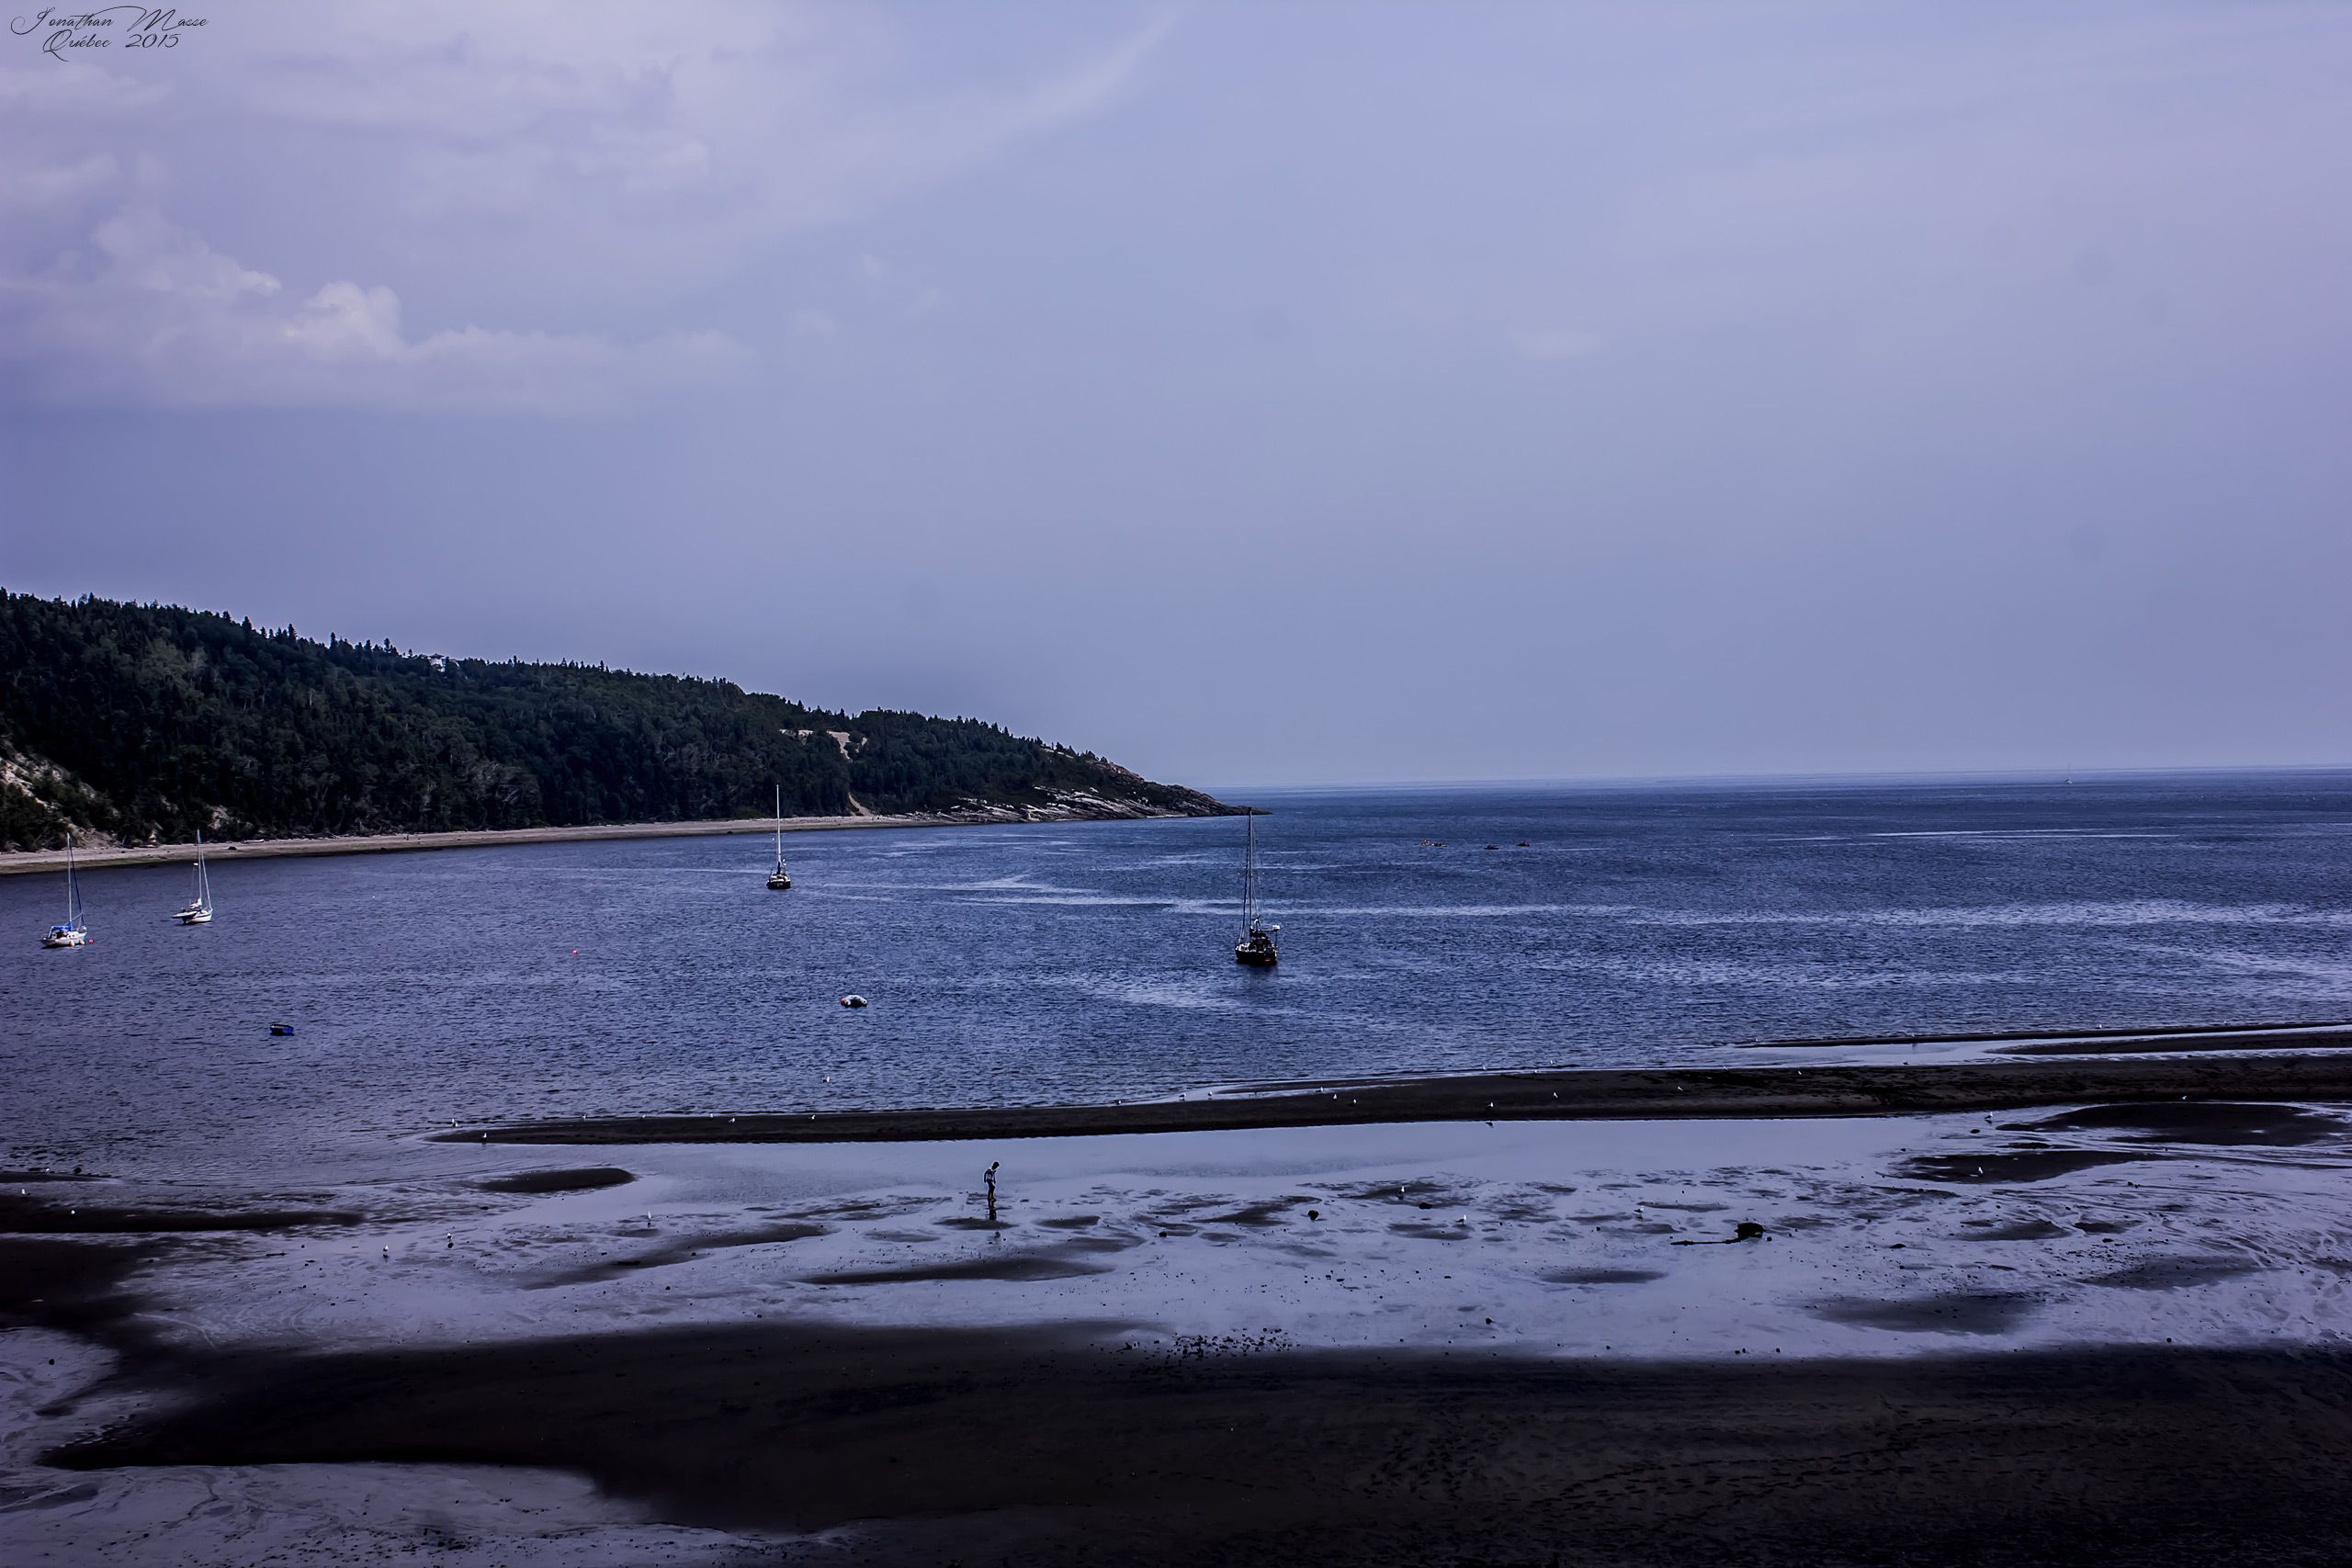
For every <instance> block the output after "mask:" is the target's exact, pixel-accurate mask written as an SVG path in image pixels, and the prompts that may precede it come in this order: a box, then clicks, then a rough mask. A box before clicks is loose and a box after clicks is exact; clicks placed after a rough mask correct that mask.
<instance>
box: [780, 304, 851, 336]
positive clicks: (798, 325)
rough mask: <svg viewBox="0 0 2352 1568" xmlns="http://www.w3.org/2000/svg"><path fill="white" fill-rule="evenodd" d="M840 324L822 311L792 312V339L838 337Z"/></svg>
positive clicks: (803, 310)
mask: <svg viewBox="0 0 2352 1568" xmlns="http://www.w3.org/2000/svg"><path fill="white" fill-rule="evenodd" d="M841 334H842V324H841V323H840V322H839V321H835V320H833V318H832V317H831V316H829V315H827V314H826V313H825V312H824V311H822V310H809V309H802V310H795V311H793V312H792V335H793V336H794V337H839V336H841Z"/></svg>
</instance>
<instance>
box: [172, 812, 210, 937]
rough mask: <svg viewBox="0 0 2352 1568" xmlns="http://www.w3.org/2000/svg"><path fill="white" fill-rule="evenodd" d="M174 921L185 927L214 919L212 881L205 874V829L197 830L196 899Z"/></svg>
mask: <svg viewBox="0 0 2352 1568" xmlns="http://www.w3.org/2000/svg"><path fill="white" fill-rule="evenodd" d="M172 919H175V920H177V921H178V922H179V923H180V924H182V925H184V926H201V925H208V924H209V923H210V922H211V919H212V879H211V878H210V877H209V876H207V875H205V874H204V829H201V828H198V829H197V830H196V897H193V898H191V899H189V900H188V903H187V908H185V909H182V910H181V911H180V912H179V913H178V914H176V915H174V916H173V917H172Z"/></svg>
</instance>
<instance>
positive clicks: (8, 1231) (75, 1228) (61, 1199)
mask: <svg viewBox="0 0 2352 1568" xmlns="http://www.w3.org/2000/svg"><path fill="white" fill-rule="evenodd" d="M359 1220H360V1216H359V1214H358V1213H356V1212H354V1211H352V1210H349V1209H180V1208H163V1207H148V1206H143V1205H130V1204H107V1203H96V1202H82V1201H74V1196H73V1194H71V1193H70V1192H68V1193H51V1194H48V1195H45V1196H40V1197H35V1196H30V1195H22V1196H20V1195H19V1194H17V1193H16V1192H6V1191H0V1235H153V1234H155V1233H157V1232H164V1231H173V1232H187V1231H251V1232H256V1233H258V1232H274V1231H290V1230H297V1229H300V1228H301V1227H303V1226H306V1225H355V1224H358V1223H359Z"/></svg>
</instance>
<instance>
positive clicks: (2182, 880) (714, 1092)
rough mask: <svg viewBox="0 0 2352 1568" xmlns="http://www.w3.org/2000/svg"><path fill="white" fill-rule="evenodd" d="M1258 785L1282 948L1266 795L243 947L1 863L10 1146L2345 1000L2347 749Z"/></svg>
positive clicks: (1053, 1086) (1192, 1077) (123, 897)
mask: <svg viewBox="0 0 2352 1568" xmlns="http://www.w3.org/2000/svg"><path fill="white" fill-rule="evenodd" d="M1227 793H1228V795H1229V797H1231V798H1243V799H1252V800H1255V801H1256V802H1258V803H1259V804H1261V805H1262V806H1265V807H1269V808H1271V810H1272V816H1270V817H1268V818H1263V819H1261V825H1260V846H1261V867H1262V870H1263V888H1264V895H1265V897H1266V899H1267V901H1268V903H1269V905H1270V906H1271V915H1272V919H1277V920H1279V921H1280V922H1281V923H1282V925H1283V962H1282V964H1281V966H1280V967H1279V968H1278V969H1275V970H1273V971H1271V972H1264V971H1252V970H1246V969H1243V968H1242V967H1240V966H1239V965H1238V964H1235V963H1234V962H1233V960H1232V957H1231V945H1232V942H1233V939H1234V935H1235V926H1236V923H1237V919H1238V903H1239V893H1240V887H1239V866H1240V855H1241V837H1242V824H1241V822H1240V821H1239V820H1238V819H1217V820H1205V821H1170V822H1111V823H1085V824H1074V825H1038V826H1031V827H1020V828H982V829H974V828H961V829H893V830H876V831H865V832H840V833H823V834H807V835H801V836H798V837H794V838H788V839H787V840H786V852H787V854H788V855H789V857H790V859H791V862H792V865H793V874H794V877H795V879H796V882H797V886H795V888H794V889H793V890H792V891H791V892H788V893H770V892H769V891H767V890H766V888H765V887H764V886H763V878H764V875H765V873H766V869H767V866H766V862H767V854H768V844H767V841H766V840H764V839H760V838H756V837H736V838H712V839H688V840H637V841H629V840H620V841H613V842H602V843H580V844H560V845H539V846H531V847H526V848H515V849H499V850H463V851H441V852H427V853H405V854H386V855H366V856H354V857H345V858H334V859H315V860H254V861H248V862H244V863H239V862H238V861H237V859H236V857H235V856H234V855H220V856H217V857H216V858H215V860H214V862H213V866H214V870H213V886H214V890H215V895H216V897H217V900H218V903H219V907H220V918H219V919H218V920H217V921H216V922H215V923H214V924H212V925H211V926H209V927H202V928H196V929H183V928H180V927H178V926H175V925H174V924H172V923H171V922H170V920H169V919H168V917H169V914H170V912H171V911H172V910H173V909H174V908H177V907H178V905H179V904H180V903H181V902H183V901H184V899H185V896H186V891H187V874H186V873H185V872H184V871H182V870H179V869H175V868H141V869H134V870H118V871H98V872H93V873H90V874H87V875H86V876H85V879H84V882H85V898H86V902H87V905H88V908H89V918H90V923H91V927H92V930H93V931H94V933H95V937H96V940H95V942H93V944H92V945H91V946H90V947H89V948H87V949H85V950H82V951H79V952H65V953H50V952H43V951H40V949H39V948H38V946H37V945H36V942H37V938H38V936H39V934H40V931H42V930H43V929H45V928H46V926H47V925H48V924H49V923H50V922H51V920H52V919H55V918H56V909H55V908H52V906H62V889H61V886H60V884H59V882H58V881H57V879H54V878H51V877H38V878H36V877H11V878H6V879H0V1164H46V1163H55V1162H61V1161H62V1162H68V1163H86V1164H88V1165H89V1166H90V1167H91V1168H94V1169H96V1168H105V1169H108V1170H114V1171H118V1172H144V1173H149V1174H157V1173H163V1172H166V1171H181V1170H188V1169H199V1170H200V1169H208V1168H252V1167H254V1166H255V1165H256V1164H260V1165H266V1166H269V1167H271V1168H279V1169H283V1170H285V1171H287V1172H288V1173H293V1172H298V1171H311V1170H325V1169H330V1168H338V1165H339V1162H348V1161H349V1160H352V1159H354V1158H356V1157H358V1156H361V1155H362V1154H363V1153H364V1152H365V1151H368V1150H370V1149H373V1150H376V1151H379V1152H381V1151H383V1150H385V1149H386V1148H387V1146H388V1145H390V1144H392V1143H396V1142H397V1143H405V1142H406V1141H407V1140H408V1139H409V1138H410V1137H411V1136H412V1135H413V1134H416V1133H418V1132H420V1131H422V1130H424V1129H427V1128H430V1127H433V1126H436V1125H442V1126H446V1125H447V1123H449V1122H453V1121H458V1122H465V1121H475V1120H481V1119H484V1118H509V1117H529V1116H572V1115H588V1114H606V1113H616V1112H629V1111H639V1112H642V1111H728V1110H741V1109H760V1110H775V1109H791V1110H802V1109H805V1110H821V1109H827V1108H850V1107H876V1106H901V1105H925V1104H947V1103H985V1102H1020V1101H1049V1100H1098V1099H1135V1098H1143V1097H1150V1096H1159V1095H1167V1094H1171V1093H1175V1092H1179V1091H1182V1090H1186V1089H1197V1088H1201V1087H1204V1086H1211V1085H1220V1084H1231V1083H1237V1082H1249V1081H1259V1080H1269V1079H1310V1080H1311V1079H1317V1078H1322V1077H1340V1076H1345V1075H1351V1074H1374V1073H1405V1072H1435V1071H1445V1070H1460V1069H1469V1068H1482V1067H1530V1066H1556V1065H1578V1066H1615V1065H1634V1064H1664V1063H1677V1062H1691V1061H1702V1060H1714V1061H1728V1060H1735V1059H1736V1053H1733V1052H1730V1051H1728V1050H1726V1047H1727V1046H1728V1045H1731V1044H1733V1043H1737V1042H1751V1041H1760V1040H1775V1039H1804V1038H1819V1037H1830V1036H1858V1035H1917V1034H1928V1033H1935V1032H1991V1031H2001V1030H2026V1029H2047V1030H2052V1031H2062V1030H2068V1029H2084V1028H2095V1027H2101V1026H2133V1025H2161V1024H2182V1023H2225V1022H2245V1021H2308V1020H2323V1019H2337V1018H2345V1017H2352V773H2279V774H2267V775H2240V776H2226V777H2224V776H2217V775H2211V774H2204V775H2172V776H2135V777H2130V778H2098V779H2091V780H2086V781H2084V782H2080V783H2077V784H2072V785H2066V784H2058V783H2055V782H2052V781H2048V780H2043V781H2040V782H2017V781H1968V782H1946V783H1918V782H1908V783H1904V782H1897V783H1887V784H1858V783H1849V782H1840V783H1829V784H1824V783H1817V782H1816V783H1796V784H1705V785H1695V784H1694V785H1679V786H1659V787H1653V788H1600V787H1590V788H1584V787H1552V788H1537V787H1531V786H1514V787H1501V786H1497V787H1491V788H1476V789H1472V788H1456V789H1443V790H1386V791H1349V792H1304V791H1293V792H1273V791H1260V792H1248V791H1233V792H1227ZM851 991H855V992H858V993H860V994H863V995H864V996H865V997H867V998H870V1000H871V1002H872V1006H870V1007H868V1008H866V1009H865V1010H844V1009H842V1007H840V1006H839V1005H838V1000H837V998H840V997H841V996H842V994H843V993H845V992H851ZM273 1022H283V1023H287V1024H290V1025H292V1026H293V1029H294V1032H293V1033H292V1034H291V1035H290V1036H285V1037H277V1036H272V1035H271V1034H270V1033H269V1032H268V1030H269V1025H270V1024H272V1023H273Z"/></svg>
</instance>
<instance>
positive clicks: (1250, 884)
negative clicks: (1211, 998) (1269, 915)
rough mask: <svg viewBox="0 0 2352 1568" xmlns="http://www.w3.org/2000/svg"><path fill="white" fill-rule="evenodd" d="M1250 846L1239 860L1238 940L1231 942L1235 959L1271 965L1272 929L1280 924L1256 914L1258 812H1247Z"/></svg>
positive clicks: (1265, 965) (1276, 929)
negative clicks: (1273, 923)
mask: <svg viewBox="0 0 2352 1568" xmlns="http://www.w3.org/2000/svg"><path fill="white" fill-rule="evenodd" d="M1248 845H1249V847H1248V848H1247V849H1246V850H1244V851H1243V852H1242V860H1241V940H1240V941H1239V942H1235V943H1234V944H1233V957H1234V961H1235V962H1236V963H1239V964H1253V965H1256V966H1258V967H1261V968H1265V967H1270V966H1271V965H1272V964H1273V963H1274V961H1275V959H1276V957H1277V956H1279V955H1278V954H1277V953H1275V952H1274V933H1275V932H1276V931H1280V930H1282V929H1283V928H1282V927H1280V926H1270V925H1268V924H1266V923H1265V922H1264V921H1263V920H1261V919H1259V918H1258V814H1257V813H1256V812H1254V811H1253V812H1251V813H1250V837H1249V840H1248Z"/></svg>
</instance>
